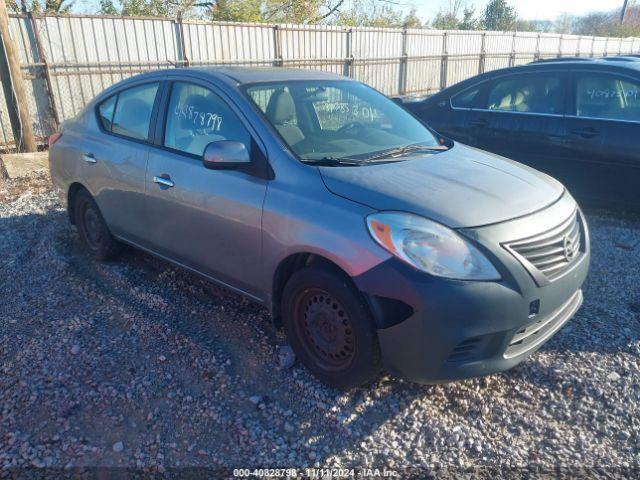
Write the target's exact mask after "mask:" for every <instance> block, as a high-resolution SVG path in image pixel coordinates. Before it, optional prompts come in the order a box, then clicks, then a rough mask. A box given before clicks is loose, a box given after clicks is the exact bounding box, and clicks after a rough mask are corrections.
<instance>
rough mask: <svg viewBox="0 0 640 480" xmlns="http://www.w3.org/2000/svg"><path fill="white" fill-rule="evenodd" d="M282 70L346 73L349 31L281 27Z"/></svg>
mask: <svg viewBox="0 0 640 480" xmlns="http://www.w3.org/2000/svg"><path fill="white" fill-rule="evenodd" d="M278 34H279V36H280V45H281V55H282V66H284V67H299V68H310V69H315V70H324V71H328V72H333V73H336V74H340V75H341V74H343V73H345V68H346V66H345V63H346V62H347V61H348V58H347V57H348V52H347V47H348V38H347V37H348V35H349V33H348V31H347V30H345V29H344V28H342V27H332V26H322V25H280V26H279V27H278Z"/></svg>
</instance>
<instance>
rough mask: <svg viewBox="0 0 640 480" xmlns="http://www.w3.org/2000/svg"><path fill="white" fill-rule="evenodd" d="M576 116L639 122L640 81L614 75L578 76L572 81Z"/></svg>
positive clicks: (591, 74)
mask: <svg viewBox="0 0 640 480" xmlns="http://www.w3.org/2000/svg"><path fill="white" fill-rule="evenodd" d="M576 115H577V116H578V117H591V118H603V119H610V120H628V121H629V120H630V121H636V122H640V84H639V83H638V82H634V81H633V80H631V79H628V78H626V77H624V78H623V77H618V76H614V75H602V74H593V73H590V74H583V75H580V76H579V77H578V81H577V84H576Z"/></svg>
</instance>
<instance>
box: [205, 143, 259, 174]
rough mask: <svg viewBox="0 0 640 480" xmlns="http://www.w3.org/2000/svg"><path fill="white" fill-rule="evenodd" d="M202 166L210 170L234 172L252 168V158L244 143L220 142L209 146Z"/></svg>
mask: <svg viewBox="0 0 640 480" xmlns="http://www.w3.org/2000/svg"><path fill="white" fill-rule="evenodd" d="M202 164H203V165H204V168H208V169H210V170H234V169H239V168H243V167H248V166H250V165H251V157H250V156H249V151H248V150H247V147H246V146H245V145H244V143H241V142H232V141H230V140H220V141H217V142H211V143H210V144H209V145H207V147H206V148H205V149H204V153H203V154H202Z"/></svg>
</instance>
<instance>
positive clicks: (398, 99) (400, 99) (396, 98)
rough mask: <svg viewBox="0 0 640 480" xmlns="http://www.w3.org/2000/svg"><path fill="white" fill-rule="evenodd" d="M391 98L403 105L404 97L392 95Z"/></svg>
mask: <svg viewBox="0 0 640 480" xmlns="http://www.w3.org/2000/svg"><path fill="white" fill-rule="evenodd" d="M391 100H392V101H393V102H394V103H397V104H398V105H400V106H402V105H404V98H402V97H392V98H391Z"/></svg>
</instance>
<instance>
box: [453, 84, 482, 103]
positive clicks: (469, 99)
mask: <svg viewBox="0 0 640 480" xmlns="http://www.w3.org/2000/svg"><path fill="white" fill-rule="evenodd" d="M478 92H480V87H472V88H469V89H467V90H465V91H464V92H460V93H459V94H457V95H455V96H453V97H451V106H452V107H453V108H473V102H474V101H475V99H476V97H477V96H478Z"/></svg>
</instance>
